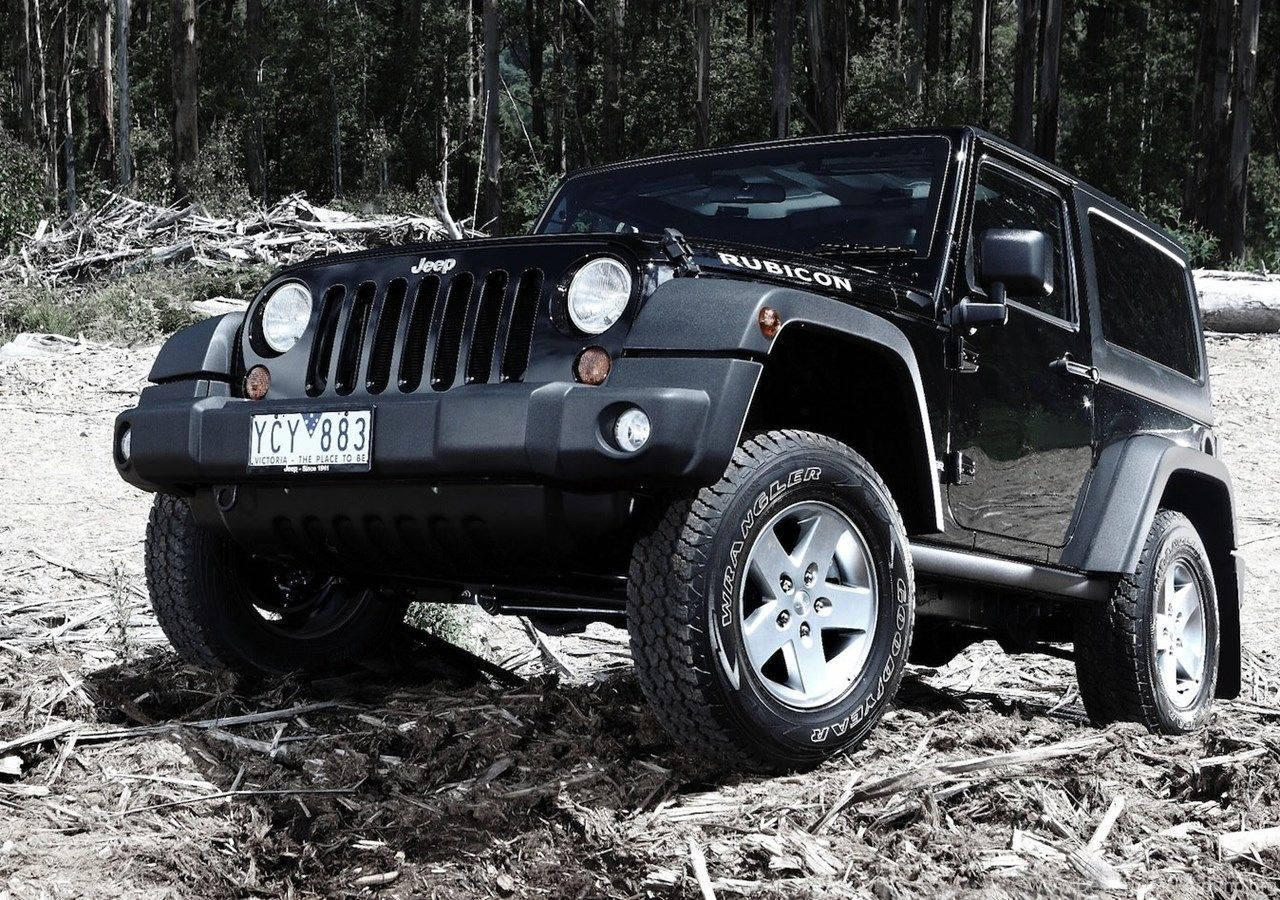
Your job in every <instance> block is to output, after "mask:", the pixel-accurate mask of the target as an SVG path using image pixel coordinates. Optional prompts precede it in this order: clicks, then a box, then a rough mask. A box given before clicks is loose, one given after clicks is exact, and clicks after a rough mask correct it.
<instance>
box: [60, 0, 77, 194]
mask: <svg viewBox="0 0 1280 900" xmlns="http://www.w3.org/2000/svg"><path fill="white" fill-rule="evenodd" d="M68 18H69V17H68V16H67V15H66V10H63V16H62V20H61V25H60V26H59V29H58V30H59V31H60V32H61V36H62V42H61V43H62V75H61V79H60V80H61V90H60V92H59V93H60V94H61V96H62V102H61V104H60V106H59V109H60V111H61V113H62V177H63V186H64V188H65V190H66V195H65V198H66V211H67V213H68V214H70V213H74V212H75V211H76V209H77V208H78V207H79V205H80V203H79V200H78V199H77V197H76V186H77V185H76V127H75V117H74V116H73V115H72V109H71V70H72V55H73V53H74V50H75V45H76V43H78V41H77V40H76V37H73V36H72V34H71V29H70V22H69V21H68ZM78 31H79V29H78V28H77V32H78ZM77 36H78V34H77Z"/></svg>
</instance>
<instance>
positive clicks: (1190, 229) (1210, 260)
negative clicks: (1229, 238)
mask: <svg viewBox="0 0 1280 900" xmlns="http://www.w3.org/2000/svg"><path fill="white" fill-rule="evenodd" d="M1153 218H1154V219H1155V221H1157V222H1159V223H1160V224H1161V225H1162V226H1163V227H1164V228H1165V230H1167V231H1168V232H1169V233H1170V234H1172V235H1173V236H1174V238H1175V239H1177V241H1178V243H1179V244H1181V245H1182V247H1183V249H1184V250H1186V251H1187V255H1188V256H1190V257H1191V265H1193V266H1195V267H1196V268H1197V269H1205V268H1210V267H1212V266H1213V265H1214V264H1216V263H1217V262H1218V260H1219V259H1221V257H1222V245H1221V242H1220V241H1219V240H1218V239H1217V238H1216V237H1214V236H1213V235H1212V234H1210V233H1209V232H1208V231H1207V230H1206V229H1204V228H1201V227H1200V226H1199V225H1196V224H1195V223H1194V222H1187V221H1185V220H1184V219H1183V218H1182V213H1181V212H1180V211H1179V209H1178V207H1177V206H1174V205H1173V204H1172V203H1167V202H1166V203H1161V204H1160V205H1159V207H1157V209H1156V214H1155V216H1153Z"/></svg>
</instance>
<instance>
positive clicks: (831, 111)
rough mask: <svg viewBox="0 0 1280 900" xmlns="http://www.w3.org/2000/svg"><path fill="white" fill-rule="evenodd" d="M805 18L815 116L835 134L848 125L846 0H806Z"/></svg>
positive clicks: (823, 130)
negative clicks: (845, 103)
mask: <svg viewBox="0 0 1280 900" xmlns="http://www.w3.org/2000/svg"><path fill="white" fill-rule="evenodd" d="M805 22H806V24H807V26H808V30H809V67H810V71H811V72H812V73H813V99H814V110H813V112H814V118H815V119H817V121H818V129H819V130H820V131H822V132H824V133H826V134H833V133H835V132H838V131H840V130H842V129H843V128H844V84H845V71H846V69H847V62H848V57H847V54H848V44H849V16H848V9H847V7H846V6H845V2H844V0H806V2H805Z"/></svg>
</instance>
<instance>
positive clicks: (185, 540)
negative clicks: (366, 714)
mask: <svg viewBox="0 0 1280 900" xmlns="http://www.w3.org/2000/svg"><path fill="white" fill-rule="evenodd" d="M146 570H147V590H148V592H149V593H150V595H151V605H152V608H153V609H154V610H155V613H156V619H157V620H159V622H160V627H161V628H162V629H163V630H164V633H165V635H166V636H167V637H168V638H169V642H170V643H171V644H172V645H173V647H174V649H175V650H177V651H178V655H180V656H181V657H182V658H183V659H185V660H186V661H188V662H191V663H195V664H196V665H199V666H203V667H205V668H209V669H229V670H232V671H236V672H240V673H244V674H265V673H279V672H291V671H298V670H303V671H333V670H339V669H342V668H344V667H346V666H349V665H350V664H352V663H355V662H357V661H358V660H360V659H361V658H363V657H365V656H369V655H371V654H373V653H375V652H376V651H377V650H378V649H380V648H381V647H382V646H383V644H384V642H385V640H386V638H387V636H388V635H389V634H390V632H391V630H392V629H393V628H394V627H395V626H396V625H398V624H399V623H400V622H401V621H402V620H403V618H404V611H405V606H404V604H403V603H400V602H399V601H396V600H392V599H388V598H384V597H382V596H380V595H379V594H378V593H377V592H375V591H373V590H370V589H368V588H365V587H363V586H361V585H359V584H357V583H355V582H351V581H348V580H346V579H343V578H339V577H336V576H331V575H324V574H320V573H311V572H304V571H298V570H291V569H287V568H283V567H280V566H276V565H273V564H270V563H266V562H263V561H260V560H256V559H254V558H253V557H251V556H250V555H249V554H248V553H246V552H244V550H242V549H241V548H239V547H238V546H236V545H235V544H233V543H232V542H231V541H230V540H228V539H227V538H225V537H223V536H222V535H219V534H214V533H212V532H210V531H208V530H207V529H205V528H202V527H201V526H200V524H199V523H198V522H197V521H196V520H195V517H194V516H193V515H192V512H191V505H190V503H188V502H187V501H186V500H185V499H182V498H180V497H173V496H170V495H167V494H158V495H157V496H156V499H155V503H154V504H153V505H152V507H151V519H150V521H149V522H148V523H147V541H146Z"/></svg>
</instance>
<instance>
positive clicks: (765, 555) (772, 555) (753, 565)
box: [749, 528, 795, 600]
mask: <svg viewBox="0 0 1280 900" xmlns="http://www.w3.org/2000/svg"><path fill="white" fill-rule="evenodd" d="M749 566H750V572H751V576H752V579H753V580H754V582H755V585H756V587H758V588H759V589H760V591H761V593H762V594H764V596H765V597H767V598H771V599H773V600H780V599H782V588H781V587H780V579H781V577H782V576H783V574H788V575H790V574H791V573H792V572H793V571H794V569H795V565H794V564H793V563H792V562H791V557H789V556H788V555H787V551H786V550H784V549H783V548H782V542H781V541H779V540H778V536H777V535H776V534H774V532H773V529H772V528H766V529H765V530H764V531H762V532H761V533H760V535H759V536H758V537H757V538H756V543H755V546H754V547H752V548H751V561H750V563H749ZM793 577H794V576H793Z"/></svg>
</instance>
